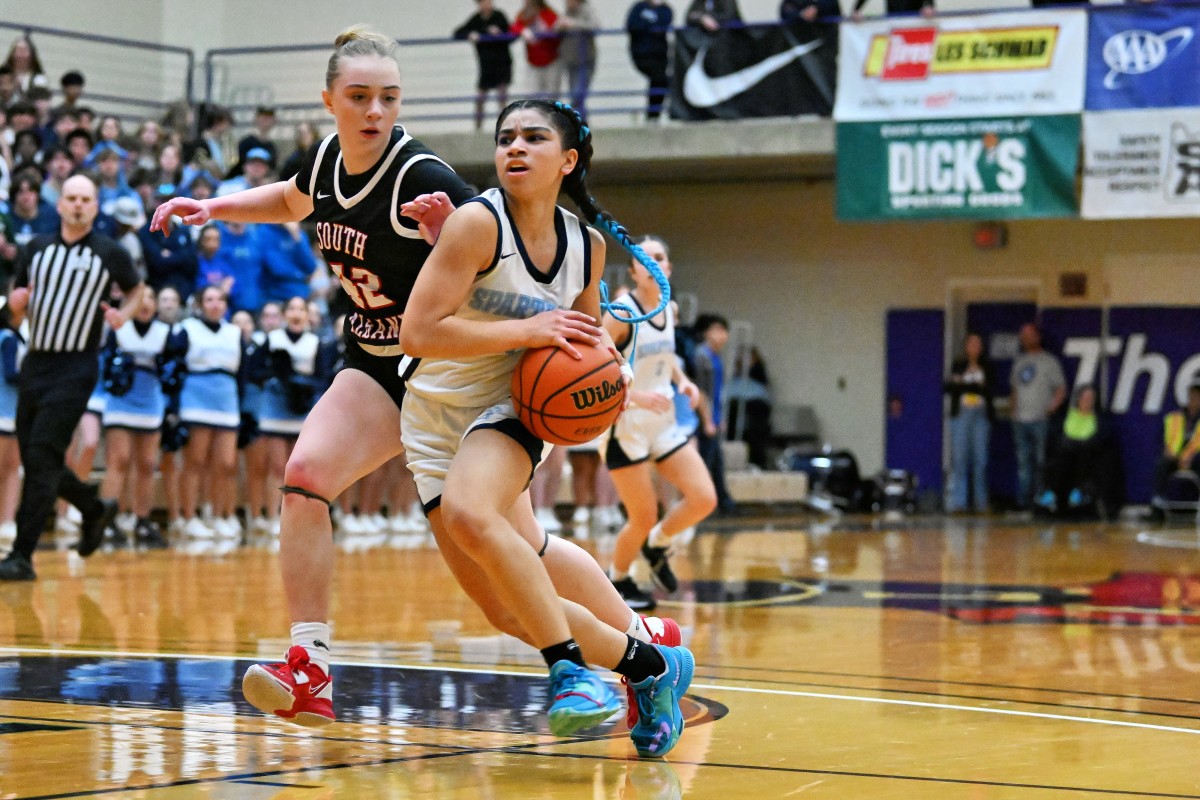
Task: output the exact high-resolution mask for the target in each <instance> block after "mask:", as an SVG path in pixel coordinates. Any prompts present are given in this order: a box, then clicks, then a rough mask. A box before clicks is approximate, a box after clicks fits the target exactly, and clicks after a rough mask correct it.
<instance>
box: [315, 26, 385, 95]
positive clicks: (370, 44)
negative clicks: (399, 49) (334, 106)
mask: <svg viewBox="0 0 1200 800" xmlns="http://www.w3.org/2000/svg"><path fill="white" fill-rule="evenodd" d="M354 56H381V57H382V58H390V59H392V60H393V61H395V60H396V41H395V40H394V39H389V38H388V37H387V36H384V35H383V34H382V33H378V32H376V31H373V30H371V29H370V28H368V27H367V26H366V25H352V26H350V27H349V28H347V29H346V30H344V31H342V32H341V33H339V34H338V36H337V38H336V39H334V40H333V53H332V54H331V55H330V56H329V64H328V65H327V66H326V67H325V87H326V88H333V82H334V81H336V80H337V76H338V75H339V74H340V73H341V71H342V59H343V58H353V57H354Z"/></svg>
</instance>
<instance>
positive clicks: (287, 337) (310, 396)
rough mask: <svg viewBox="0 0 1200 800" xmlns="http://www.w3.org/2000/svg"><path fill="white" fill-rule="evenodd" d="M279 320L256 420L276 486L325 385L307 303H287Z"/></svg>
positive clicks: (268, 344)
mask: <svg viewBox="0 0 1200 800" xmlns="http://www.w3.org/2000/svg"><path fill="white" fill-rule="evenodd" d="M283 319H284V326H283V327H282V328H277V329H275V330H273V331H271V332H270V333H268V334H267V340H266V349H267V363H268V364H269V365H270V370H271V377H270V378H268V379H267V381H266V383H265V384H264V385H263V391H262V401H261V404H260V406H259V415H258V429H259V431H260V432H261V433H262V435H263V436H264V437H265V438H266V440H267V454H268V455H267V459H268V464H269V467H270V472H271V475H272V477H273V478H276V479H278V480H279V481H280V482H282V480H283V472H284V468H285V467H286V466H287V461H288V458H289V457H290V456H291V454H292V447H293V446H295V444H296V437H297V436H299V435H300V427H301V426H302V425H303V424H304V420H305V418H306V417H307V416H308V412H310V411H311V410H312V408H313V406H314V405H316V402H317V397H318V396H319V394H320V391H321V389H323V388H324V385H325V375H324V374H323V373H324V372H325V367H324V365H323V364H322V363H321V360H322V356H323V353H322V348H321V339H320V337H318V336H317V335H316V334H315V333H313V332H312V331H310V330H309V329H308V319H309V317H308V302H307V301H306V300H305V299H304V298H303V297H293V298H292V299H291V300H288V302H287V305H286V306H284V309H283ZM276 485H279V484H276ZM282 498H283V495H282V494H280V495H278V496H276V497H275V498H274V499H273V500H272V502H271V505H272V509H273V511H278V508H279V503H280V501H281V500H282ZM271 516H272V517H274V516H275V513H272V515H271Z"/></svg>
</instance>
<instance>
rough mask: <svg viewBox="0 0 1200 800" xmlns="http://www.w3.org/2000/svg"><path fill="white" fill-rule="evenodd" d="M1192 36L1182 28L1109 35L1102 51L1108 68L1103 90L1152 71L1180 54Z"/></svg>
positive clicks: (1132, 31)
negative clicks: (1123, 78) (1123, 80)
mask: <svg viewBox="0 0 1200 800" xmlns="http://www.w3.org/2000/svg"><path fill="white" fill-rule="evenodd" d="M1194 36H1195V31H1193V30H1192V29H1191V28H1189V27H1187V26H1186V25H1185V26H1181V27H1178V28H1172V29H1171V30H1169V31H1166V32H1164V33H1155V32H1154V31H1144V30H1136V29H1135V30H1128V31H1121V32H1120V33H1117V34H1114V35H1113V36H1110V37H1109V38H1108V41H1107V42H1105V43H1104V50H1103V51H1102V55H1103V56H1104V63H1105V64H1107V65H1108V74H1107V75H1105V76H1104V88H1105V89H1116V88H1117V87H1118V86H1119V85H1120V84H1121V78H1122V77H1123V76H1127V75H1144V74H1146V73H1147V72H1153V71H1154V70H1156V69H1158V68H1159V67H1161V66H1162V65H1163V63H1164V62H1165V61H1167V60H1168V59H1171V58H1174V57H1175V56H1177V55H1179V54H1180V53H1181V52H1183V50H1184V49H1185V48H1186V47H1187V46H1188V45H1189V44H1191V42H1192V38H1193V37H1194Z"/></svg>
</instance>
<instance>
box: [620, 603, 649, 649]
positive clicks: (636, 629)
mask: <svg viewBox="0 0 1200 800" xmlns="http://www.w3.org/2000/svg"><path fill="white" fill-rule="evenodd" d="M632 613H633V619H631V620H630V621H629V627H628V628H626V629H625V635H626V636H632V637H633V638H635V639H637V640H638V641H639V642H645V643H646V644H649V643H650V631H648V630H646V625H645V623H644V622H642V615H641V614H639V613H637V612H636V611H634V612H632Z"/></svg>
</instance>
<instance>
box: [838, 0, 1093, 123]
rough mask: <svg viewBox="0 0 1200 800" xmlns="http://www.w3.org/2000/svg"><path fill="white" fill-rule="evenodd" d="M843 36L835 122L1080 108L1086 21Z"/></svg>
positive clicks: (1033, 14)
mask: <svg viewBox="0 0 1200 800" xmlns="http://www.w3.org/2000/svg"><path fill="white" fill-rule="evenodd" d="M840 29H841V30H840V44H839V49H840V56H839V61H838V88H837V102H836V104H835V106H834V112H833V116H834V119H836V120H837V121H838V122H862V121H873V120H901V119H945V118H957V119H963V118H972V117H989V116H1012V115H1026V114H1071V113H1076V114H1077V113H1079V112H1080V111H1081V110H1082V108H1083V93H1084V70H1085V65H1086V53H1087V15H1086V14H1085V13H1084V12H1083V11H1079V10H1069V11H1029V12H1021V13H1000V14H980V15H972V16H963V17H944V18H940V19H937V20H930V21H923V20H922V21H917V20H911V19H902V20H899V19H891V20H878V21H871V22H861V23H849V22H847V23H843V24H842V25H841V26H840Z"/></svg>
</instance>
